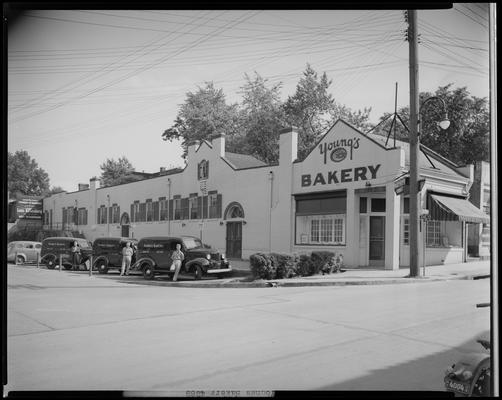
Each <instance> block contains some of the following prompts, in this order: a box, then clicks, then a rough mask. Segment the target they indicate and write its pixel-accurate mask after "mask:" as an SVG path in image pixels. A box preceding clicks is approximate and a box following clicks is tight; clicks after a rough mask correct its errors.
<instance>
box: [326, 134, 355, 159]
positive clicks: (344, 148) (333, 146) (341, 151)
mask: <svg viewBox="0 0 502 400" xmlns="http://www.w3.org/2000/svg"><path fill="white" fill-rule="evenodd" d="M358 148H359V138H357V137H354V138H351V139H337V140H333V141H332V142H329V143H328V142H324V143H321V144H320V145H319V152H320V153H321V155H323V156H324V164H326V163H327V162H328V160H331V161H332V162H335V163H337V162H341V161H343V160H345V159H346V158H347V157H348V159H349V160H352V159H353V156H354V150H356V149H358Z"/></svg>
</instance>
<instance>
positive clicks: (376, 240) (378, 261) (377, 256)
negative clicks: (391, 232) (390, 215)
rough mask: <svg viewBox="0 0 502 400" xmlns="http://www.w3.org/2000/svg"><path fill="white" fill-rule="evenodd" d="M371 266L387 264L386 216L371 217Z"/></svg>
mask: <svg viewBox="0 0 502 400" xmlns="http://www.w3.org/2000/svg"><path fill="white" fill-rule="evenodd" d="M369 251H370V254H369V260H370V265H374V266H384V264H385V216H371V217H370V248H369Z"/></svg>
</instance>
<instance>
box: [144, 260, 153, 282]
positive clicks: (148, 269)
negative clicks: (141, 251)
mask: <svg viewBox="0 0 502 400" xmlns="http://www.w3.org/2000/svg"><path fill="white" fill-rule="evenodd" d="M154 277H155V274H154V273H153V267H152V266H151V265H150V264H146V265H145V266H144V267H143V278H145V279H146V280H152V279H153V278H154Z"/></svg>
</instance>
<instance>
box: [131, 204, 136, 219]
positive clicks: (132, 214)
mask: <svg viewBox="0 0 502 400" xmlns="http://www.w3.org/2000/svg"><path fill="white" fill-rule="evenodd" d="M135 221H136V220H135V218H134V204H131V222H135Z"/></svg>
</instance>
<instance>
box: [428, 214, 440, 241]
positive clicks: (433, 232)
mask: <svg viewBox="0 0 502 400" xmlns="http://www.w3.org/2000/svg"><path fill="white" fill-rule="evenodd" d="M441 227H442V224H441V221H436V220H431V221H427V246H431V247H432V246H441V245H442V241H441V236H442V235H443V232H442V231H443V230H442V229H441Z"/></svg>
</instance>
